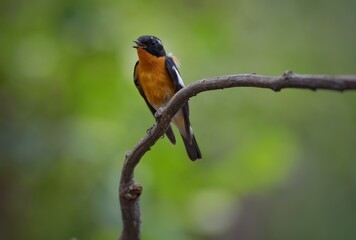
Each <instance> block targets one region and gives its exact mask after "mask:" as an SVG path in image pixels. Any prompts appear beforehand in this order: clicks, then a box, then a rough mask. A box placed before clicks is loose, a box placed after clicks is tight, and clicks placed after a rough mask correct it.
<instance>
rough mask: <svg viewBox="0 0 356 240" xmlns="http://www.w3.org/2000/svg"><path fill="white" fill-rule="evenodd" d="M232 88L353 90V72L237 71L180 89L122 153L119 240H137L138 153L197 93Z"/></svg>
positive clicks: (138, 234) (138, 229)
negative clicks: (270, 73) (279, 73)
mask: <svg viewBox="0 0 356 240" xmlns="http://www.w3.org/2000/svg"><path fill="white" fill-rule="evenodd" d="M232 87H256V88H269V89H272V90H274V91H280V90H282V89H284V88H303V89H311V90H317V89H328V90H335V91H345V90H351V89H356V75H353V76H351V75H350V76H326V75H299V74H294V73H293V72H291V71H286V72H285V73H284V74H283V75H282V76H261V75H256V74H238V75H229V76H220V77H214V78H206V79H202V80H200V81H197V82H194V83H192V84H190V85H189V86H187V87H185V88H183V89H181V90H180V91H179V92H177V93H176V94H175V95H174V96H173V98H172V99H171V100H170V101H169V103H168V104H167V105H166V106H165V107H164V108H162V109H161V110H160V111H158V114H156V116H158V118H159V121H158V122H157V124H156V125H155V126H154V127H153V128H152V129H151V130H150V131H149V132H148V133H147V134H146V136H144V137H143V138H142V139H141V140H140V142H139V143H137V145H136V146H135V147H134V149H133V150H132V151H130V152H128V153H127V154H126V159H125V162H124V166H123V168H122V172H121V179H120V189H119V198H120V204H121V212H122V221H123V231H122V234H121V237H120V239H121V240H136V239H140V224H141V222H140V206H139V197H140V195H141V193H142V187H141V186H140V185H139V184H138V183H136V182H135V181H134V180H133V177H134V170H135V167H136V165H137V164H138V163H139V161H140V159H141V158H142V156H143V155H144V154H145V153H146V152H147V151H148V150H149V149H150V148H151V147H152V146H153V145H154V144H155V143H156V141H157V140H158V139H159V138H160V137H161V136H162V135H163V134H164V133H165V131H166V129H167V128H168V125H169V124H170V122H171V119H172V117H173V116H174V114H175V113H176V112H177V111H178V109H180V108H181V107H182V106H183V105H184V104H185V103H186V102H187V101H188V100H189V98H191V97H193V96H195V95H197V94H199V93H201V92H205V91H211V90H216V89H224V88H232Z"/></svg>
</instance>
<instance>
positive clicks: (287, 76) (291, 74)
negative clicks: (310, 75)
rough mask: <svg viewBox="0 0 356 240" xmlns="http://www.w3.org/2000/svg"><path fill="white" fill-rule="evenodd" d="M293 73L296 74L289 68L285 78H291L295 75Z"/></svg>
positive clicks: (284, 75) (284, 74)
mask: <svg viewBox="0 0 356 240" xmlns="http://www.w3.org/2000/svg"><path fill="white" fill-rule="evenodd" d="M293 74H294V72H293V71H291V70H287V71H285V72H284V73H283V78H284V79H285V80H288V79H290V78H291V77H292V76H293Z"/></svg>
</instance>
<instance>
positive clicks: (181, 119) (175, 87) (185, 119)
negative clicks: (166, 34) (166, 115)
mask: <svg viewBox="0 0 356 240" xmlns="http://www.w3.org/2000/svg"><path fill="white" fill-rule="evenodd" d="M133 42H134V43H135V44H136V45H135V46H133V47H134V48H136V51H137V56H138V61H137V62H136V64H135V67H134V74H133V78H134V83H135V86H136V88H137V90H138V91H139V93H140V95H141V96H142V97H143V99H144V100H145V102H146V104H147V106H148V108H149V109H150V111H151V113H152V114H153V116H154V117H155V114H156V112H157V111H158V110H159V109H160V108H162V107H164V106H165V105H166V104H167V103H168V102H169V100H170V99H171V98H172V97H173V95H174V94H175V93H177V92H178V91H179V90H180V89H182V88H184V87H185V86H184V82H183V80H182V77H181V75H180V72H179V70H178V67H177V65H178V64H176V60H175V57H173V55H171V54H169V55H167V54H166V51H165V49H164V47H163V43H162V41H161V40H160V39H159V38H157V37H155V36H150V35H144V36H140V37H139V38H138V39H136V40H134V41H133ZM156 120H157V119H156ZM172 122H173V124H174V125H175V126H176V127H177V128H178V130H179V132H180V135H181V136H182V139H183V142H184V145H185V149H186V151H187V154H188V156H189V158H190V159H191V160H192V161H195V160H197V159H201V158H202V155H201V152H200V149H199V146H198V143H197V141H196V139H195V135H194V133H193V128H192V127H191V124H190V120H189V105H188V103H186V104H185V105H184V106H183V107H182V108H181V109H179V110H178V112H177V113H176V114H175V115H174V117H173V118H172ZM165 134H166V136H167V137H168V139H169V140H170V142H171V143H172V144H175V143H176V139H175V136H174V132H173V130H172V128H171V125H169V126H168V128H167V130H166V132H165Z"/></svg>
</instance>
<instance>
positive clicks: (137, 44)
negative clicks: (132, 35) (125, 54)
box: [133, 40, 147, 48]
mask: <svg viewBox="0 0 356 240" xmlns="http://www.w3.org/2000/svg"><path fill="white" fill-rule="evenodd" d="M133 42H134V43H136V46H133V47H134V48H146V47H147V46H146V45H145V44H143V43H141V42H140V41H139V40H134V41H133Z"/></svg>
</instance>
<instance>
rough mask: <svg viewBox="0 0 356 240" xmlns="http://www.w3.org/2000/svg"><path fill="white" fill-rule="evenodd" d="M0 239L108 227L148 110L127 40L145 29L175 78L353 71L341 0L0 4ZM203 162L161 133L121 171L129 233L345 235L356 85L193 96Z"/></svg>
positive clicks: (347, 17) (82, 233)
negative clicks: (131, 185) (353, 88)
mask: <svg viewBox="0 0 356 240" xmlns="http://www.w3.org/2000/svg"><path fill="white" fill-rule="evenodd" d="M0 11H1V14H0V27H1V37H0V51H1V55H0V115H1V117H0V123H1V125H0V239H96V240H97V239H116V238H117V237H118V235H119V233H120V229H121V218H120V209H119V204H118V197H117V189H118V182H119V176H120V170H121V166H122V163H123V160H124V153H125V151H127V150H130V149H131V148H132V147H133V146H134V144H135V143H136V142H137V141H138V140H139V139H140V138H141V137H142V136H143V135H144V134H145V133H146V130H147V129H148V128H149V127H150V126H152V124H153V123H154V120H153V118H152V116H151V114H150V113H149V111H148V110H147V108H146V105H145V103H144V101H143V100H142V99H141V97H140V96H139V94H138V93H137V91H136V89H135V87H134V85H133V83H132V71H133V66H134V64H135V61H136V60H137V56H136V53H135V50H134V49H132V48H131V46H132V44H133V43H132V40H133V39H136V38H137V37H138V36H140V35H144V34H152V35H156V36H158V37H160V38H161V39H162V40H163V42H164V44H165V46H166V50H167V51H168V52H171V51H172V52H174V53H175V54H176V55H177V56H178V58H179V59H180V62H181V63H182V67H181V73H182V75H183V78H184V79H185V82H186V83H187V84H189V83H191V82H193V81H196V80H199V79H201V78H205V77H212V76H217V75H225V74H233V73H252V72H256V73H259V74H265V75H279V74H282V73H283V72H284V71H285V70H287V69H290V70H294V71H296V72H298V73H317V74H352V73H354V74H355V73H356V65H355V63H356V47H355V42H356V30H355V22H356V15H355V11H356V2H355V1H351V0H340V1H336V0H330V1H321V0H316V1H306V0H291V1H281V0H273V1H259V0H252V1H246V0H241V1H232V0H222V1H212V0H207V1H197V0H194V1H191V0H190V1H188V0H185V1H175V2H167V1H158V0H157V1H138V0H132V1H113V0H104V1H94V0H89V1H82V0H79V1H68V0H62V1H49V0H33V1H25V0H11V1H10V0H2V1H1V2H0ZM190 105H191V122H192V123H193V126H194V130H195V133H196V136H197V140H198V142H199V144H200V147H201V150H202V153H203V160H201V161H199V162H195V163H192V162H190V161H189V159H188V157H187V156H186V153H185V150H184V147H183V144H182V142H181V141H178V143H177V145H176V146H172V145H170V144H169V142H168V141H167V139H162V140H160V141H158V143H157V144H156V145H155V146H154V147H153V148H152V150H151V151H150V152H148V153H147V154H146V155H145V156H144V158H143V160H142V162H141V163H140V165H139V166H138V168H137V171H136V179H137V180H138V181H139V182H140V183H141V184H142V185H143V187H144V193H143V195H142V198H141V205H142V222H143V225H142V227H143V231H142V233H143V238H144V239H172V240H174V239H177V240H178V239H180V240H181V239H237V238H239V239H274V240H276V239H313V240H315V239H344V240H345V239H355V237H356V228H355V222H356V205H355V202H356V162H355V159H356V107H355V106H356V94H355V92H345V93H338V92H331V91H317V92H311V91H308V90H289V89H287V90H283V91H282V92H280V93H274V92H272V91H269V90H265V89H252V88H241V89H228V90H224V91H216V92H208V93H204V94H201V95H199V96H198V97H196V98H193V99H192V100H191V101H190Z"/></svg>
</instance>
